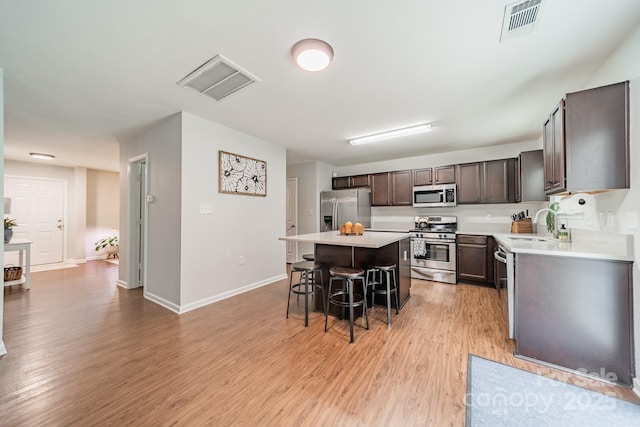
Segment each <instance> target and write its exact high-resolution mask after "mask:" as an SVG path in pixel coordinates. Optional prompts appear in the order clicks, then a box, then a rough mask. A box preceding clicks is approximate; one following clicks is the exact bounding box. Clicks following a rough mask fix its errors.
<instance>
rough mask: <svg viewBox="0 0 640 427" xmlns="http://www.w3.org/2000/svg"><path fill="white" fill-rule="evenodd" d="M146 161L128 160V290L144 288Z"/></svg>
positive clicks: (139, 159)
mask: <svg viewBox="0 0 640 427" xmlns="http://www.w3.org/2000/svg"><path fill="white" fill-rule="evenodd" d="M147 181H148V159H147V155H146V154H144V155H142V156H139V157H135V158H133V159H130V160H129V194H130V203H131V205H130V206H131V210H130V212H131V217H130V221H129V236H130V246H129V280H128V285H127V287H128V288H129V289H132V288H139V287H142V288H143V290H144V289H145V286H146V278H147V269H146V264H147V263H146V260H147V249H146V246H147V213H148V211H147V197H148V196H147Z"/></svg>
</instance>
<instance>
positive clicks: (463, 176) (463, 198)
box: [456, 162, 482, 205]
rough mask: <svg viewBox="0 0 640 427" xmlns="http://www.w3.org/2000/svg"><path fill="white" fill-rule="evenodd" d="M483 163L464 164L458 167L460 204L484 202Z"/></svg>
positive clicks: (457, 196)
mask: <svg viewBox="0 0 640 427" xmlns="http://www.w3.org/2000/svg"><path fill="white" fill-rule="evenodd" d="M481 177H482V163H481V162H475V163H464V164H460V165H457V166H456V183H457V184H458V187H457V192H456V198H457V202H458V204H459V205H460V204H462V205H464V204H467V203H481V202H482V185H481V183H480V180H481V179H482V178H481Z"/></svg>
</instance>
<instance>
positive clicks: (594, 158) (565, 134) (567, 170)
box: [543, 81, 630, 194]
mask: <svg viewBox="0 0 640 427" xmlns="http://www.w3.org/2000/svg"><path fill="white" fill-rule="evenodd" d="M543 130H544V132H543V149H544V173H545V177H544V182H545V191H546V192H547V194H555V193H560V192H577V191H597V190H612V189H620V188H629V186H630V174H629V168H630V163H629V82H628V81H625V82H621V83H616V84H612V85H608V86H602V87H598V88H595V89H588V90H583V91H580V92H574V93H569V94H567V95H566V97H565V99H564V100H563V101H562V102H561V103H560V105H559V106H558V107H557V108H556V109H554V111H553V113H552V114H551V115H550V116H549V118H548V119H547V121H546V122H545V123H544V127H543Z"/></svg>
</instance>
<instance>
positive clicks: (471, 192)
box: [456, 159, 516, 204]
mask: <svg viewBox="0 0 640 427" xmlns="http://www.w3.org/2000/svg"><path fill="white" fill-rule="evenodd" d="M515 164H516V160H515V159H501V160H491V161H487V162H474V163H463V164H460V165H456V183H457V185H458V187H457V188H458V190H457V199H458V204H481V203H513V202H515Z"/></svg>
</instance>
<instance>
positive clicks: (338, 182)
mask: <svg viewBox="0 0 640 427" xmlns="http://www.w3.org/2000/svg"><path fill="white" fill-rule="evenodd" d="M370 180H371V176H370V175H353V176H337V177H333V178H332V180H331V188H333V189H334V190H339V189H342V188H355V187H369V186H370V185H371V184H370Z"/></svg>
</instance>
